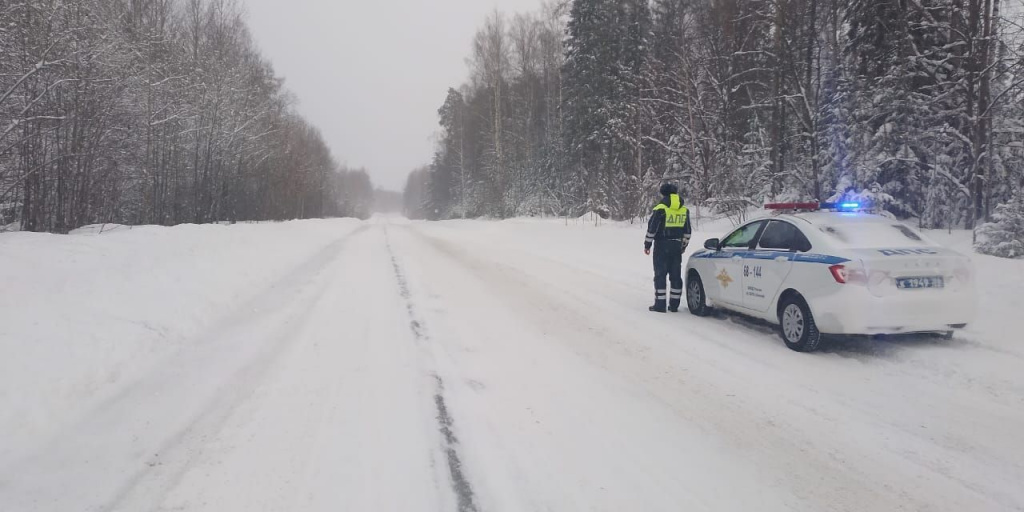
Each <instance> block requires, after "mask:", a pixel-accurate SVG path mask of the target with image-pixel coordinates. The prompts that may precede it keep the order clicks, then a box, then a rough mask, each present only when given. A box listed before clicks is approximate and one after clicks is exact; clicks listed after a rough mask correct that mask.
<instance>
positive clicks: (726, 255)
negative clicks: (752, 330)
mask: <svg viewBox="0 0 1024 512" xmlns="http://www.w3.org/2000/svg"><path fill="white" fill-rule="evenodd" d="M764 225H765V221H755V222H751V223H750V224H747V225H745V226H742V227H740V228H739V229H737V230H736V231H733V232H732V233H730V234H729V236H727V237H725V239H724V240H722V244H721V249H720V250H719V251H718V253H716V254H715V257H714V259H713V261H714V262H715V275H714V276H711V277H712V279H713V281H712V282H711V283H708V284H706V285H705V286H708V287H713V289H715V290H717V292H718V293H717V294H715V295H712V296H713V297H714V296H717V297H718V300H719V301H722V302H725V303H727V304H731V305H733V306H737V307H743V258H744V256H746V253H747V252H749V251H750V250H751V249H752V248H753V247H754V242H755V241H756V240H757V235H758V234H759V233H760V232H761V229H762V228H763V227H764Z"/></svg>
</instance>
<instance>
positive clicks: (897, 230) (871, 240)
mask: <svg viewBox="0 0 1024 512" xmlns="http://www.w3.org/2000/svg"><path fill="white" fill-rule="evenodd" d="M821 230H822V231H824V232H825V233H826V234H828V235H830V236H832V237H833V238H835V239H836V240H838V241H840V242H842V243H843V244H845V245H848V246H850V247H868V248H879V247H917V246H926V245H931V244H930V243H929V242H928V241H926V240H925V238H924V237H923V236H921V234H920V233H918V232H917V231H914V230H913V229H911V228H910V227H908V226H906V225H904V224H900V223H898V222H892V223H884V222H864V223H850V224H833V225H827V226H822V228H821Z"/></svg>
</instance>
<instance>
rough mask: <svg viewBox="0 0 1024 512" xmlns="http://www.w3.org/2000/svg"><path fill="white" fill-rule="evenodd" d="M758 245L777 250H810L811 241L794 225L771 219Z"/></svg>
mask: <svg viewBox="0 0 1024 512" xmlns="http://www.w3.org/2000/svg"><path fill="white" fill-rule="evenodd" d="M758 246H759V247H760V248H762V249H774V250H777V251H800V252H807V251H810V250H811V242H810V241H809V240H807V237H806V236H804V234H803V233H801V232H800V230H799V229H797V227H796V226H794V225H792V224H790V223H788V222H783V221H779V220H773V221H771V223H769V224H768V227H767V228H765V230H764V233H762V234H761V240H760V241H758Z"/></svg>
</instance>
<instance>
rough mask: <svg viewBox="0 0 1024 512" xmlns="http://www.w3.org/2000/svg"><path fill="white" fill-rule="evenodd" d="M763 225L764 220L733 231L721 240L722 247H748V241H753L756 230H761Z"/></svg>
mask: <svg viewBox="0 0 1024 512" xmlns="http://www.w3.org/2000/svg"><path fill="white" fill-rule="evenodd" d="M763 225H764V222H754V223H751V224H747V225H746V226H743V227H742V228H739V229H737V230H736V231H733V232H732V234H731V235H729V236H728V237H726V238H725V241H724V242H722V247H725V248H733V249H739V248H742V249H746V248H749V247H750V242H753V241H754V237H756V236H757V232H758V231H760V230H761V226H763Z"/></svg>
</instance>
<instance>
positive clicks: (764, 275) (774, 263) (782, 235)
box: [743, 220, 811, 312]
mask: <svg viewBox="0 0 1024 512" xmlns="http://www.w3.org/2000/svg"><path fill="white" fill-rule="evenodd" d="M810 245H811V244H810V242H809V241H808V240H807V237H806V236H804V234H803V233H801V232H800V230H799V229H798V228H797V227H796V226H794V225H793V224H791V223H789V222H786V221H784V220H772V221H769V222H768V225H767V226H765V228H764V230H762V231H761V234H760V236H758V240H757V245H756V249H755V250H754V251H750V252H748V253H746V255H745V256H744V257H743V307H745V308H747V309H751V310H754V311H758V312H766V311H768V309H769V308H771V305H772V304H773V303H774V302H775V298H776V297H778V295H779V293H780V292H781V291H782V287H783V285H784V284H785V283H786V278H787V277H789V273H790V272H791V271H792V270H793V260H794V259H795V257H796V254H797V253H798V252H807V251H809V250H811V246H810Z"/></svg>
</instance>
